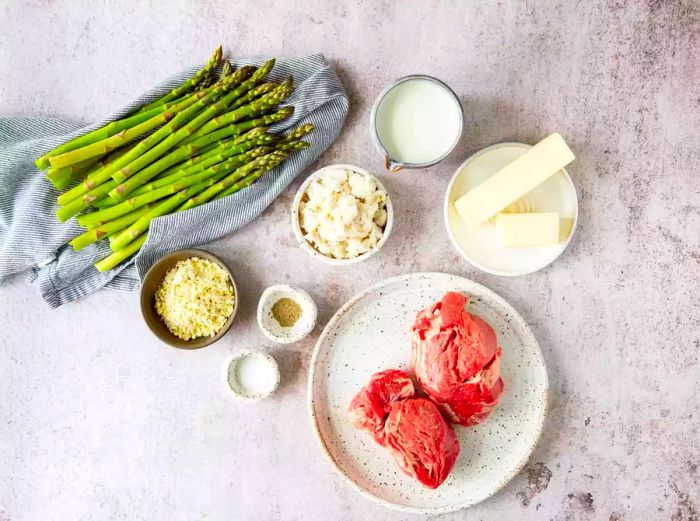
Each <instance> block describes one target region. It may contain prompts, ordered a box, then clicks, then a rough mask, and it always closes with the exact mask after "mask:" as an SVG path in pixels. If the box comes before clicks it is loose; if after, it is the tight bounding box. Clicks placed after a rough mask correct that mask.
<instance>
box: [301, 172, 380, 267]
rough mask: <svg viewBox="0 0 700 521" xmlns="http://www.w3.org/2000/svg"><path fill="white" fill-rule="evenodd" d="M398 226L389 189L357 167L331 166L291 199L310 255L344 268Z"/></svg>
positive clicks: (376, 246) (368, 252) (372, 251)
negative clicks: (395, 223) (394, 226)
mask: <svg viewBox="0 0 700 521" xmlns="http://www.w3.org/2000/svg"><path fill="white" fill-rule="evenodd" d="M393 224H394V211H393V207H392V205H391V200H390V198H389V194H388V193H387V191H386V188H384V186H383V185H382V183H380V182H379V179H377V178H376V177H375V176H373V175H371V174H370V173H369V172H367V171H366V170H364V169H362V168H360V167H357V166H353V165H345V164H338V165H329V166H326V167H324V168H321V169H320V170H317V171H316V172H314V173H313V174H311V175H310V176H309V177H308V178H306V180H305V181H304V182H303V183H302V185H301V186H300V187H299V190H298V191H297V193H296V196H295V197H294V202H293V203H292V228H293V230H294V235H295V237H296V239H297V242H298V243H299V245H300V246H301V248H302V249H303V250H304V251H305V252H307V253H308V254H309V255H311V256H312V257H314V258H316V259H318V260H320V261H322V262H324V263H326V264H331V265H336V266H343V265H348V264H354V263H356V262H360V261H363V260H365V259H367V258H369V257H371V256H372V255H374V254H375V253H376V252H378V251H379V250H380V249H381V247H382V246H383V245H384V243H385V242H386V240H387V239H388V237H389V234H390V233H391V229H392V227H393Z"/></svg>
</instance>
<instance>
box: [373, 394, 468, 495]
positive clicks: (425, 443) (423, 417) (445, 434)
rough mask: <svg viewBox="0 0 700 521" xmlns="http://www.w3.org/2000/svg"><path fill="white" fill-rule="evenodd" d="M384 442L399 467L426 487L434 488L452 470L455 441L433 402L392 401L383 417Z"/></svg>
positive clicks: (419, 399)
mask: <svg viewBox="0 0 700 521" xmlns="http://www.w3.org/2000/svg"><path fill="white" fill-rule="evenodd" d="M385 431H386V446H387V447H388V449H389V450H390V451H391V453H392V455H393V456H394V459H395V460H396V462H397V463H398V464H399V466H400V467H401V469H402V470H403V471H404V472H405V473H406V474H408V475H409V476H412V477H414V478H416V479H417V480H418V481H420V482H421V483H423V485H425V486H426V487H428V488H437V487H439V486H440V485H441V484H442V482H443V481H445V479H446V478H447V476H448V475H449V474H450V472H451V471H452V468H453V467H454V465H455V461H457V456H459V442H458V441H457V436H456V435H455V431H454V429H453V428H452V426H451V425H450V424H449V423H447V422H446V421H445V419H444V418H443V417H442V415H441V414H440V411H439V410H438V408H437V407H436V406H435V404H434V403H433V402H431V401H430V400H428V399H426V398H409V399H407V400H403V401H400V402H396V403H394V404H393V405H392V407H391V412H390V413H389V418H387V420H386V426H385Z"/></svg>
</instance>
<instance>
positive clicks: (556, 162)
mask: <svg viewBox="0 0 700 521" xmlns="http://www.w3.org/2000/svg"><path fill="white" fill-rule="evenodd" d="M574 159H575V157H574V154H573V152H571V150H570V149H569V147H568V146H567V144H566V143H565V142H564V140H563V139H562V137H561V136H560V135H559V134H552V135H550V136H547V137H546V138H544V139H543V140H542V141H540V142H539V143H537V144H536V145H535V146H534V147H532V148H531V149H530V150H528V151H527V152H525V153H524V154H523V155H522V156H520V157H519V158H517V159H516V160H515V161H513V162H512V163H509V164H508V165H506V166H505V167H503V168H502V169H501V170H499V171H498V172H496V173H495V174H494V175H492V176H491V177H489V178H488V179H487V180H486V181H484V182H483V183H481V184H480V185H479V186H477V187H476V188H474V189H473V190H471V191H469V192H468V193H467V194H466V195H463V196H462V197H460V198H459V199H457V201H455V208H456V209H457V212H458V213H459V215H460V216H461V217H462V219H464V221H465V222H466V223H467V225H468V226H470V227H473V226H478V225H479V224H481V223H483V222H486V221H487V220H489V219H490V218H491V217H493V216H494V215H496V214H497V213H498V212H500V211H501V210H503V209H504V208H505V207H506V206H508V205H509V204H512V203H514V202H515V201H517V200H518V199H519V198H520V197H522V196H523V195H525V194H526V193H528V192H529V191H530V190H532V189H533V188H535V187H536V186H537V185H539V184H541V183H543V182H544V181H546V180H547V179H549V178H550V177H551V176H552V175H554V174H555V173H556V172H558V171H559V170H561V169H562V168H564V167H565V166H566V165H568V164H569V163H571V162H572V161H573V160H574Z"/></svg>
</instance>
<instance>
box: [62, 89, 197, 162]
mask: <svg viewBox="0 0 700 521" xmlns="http://www.w3.org/2000/svg"><path fill="white" fill-rule="evenodd" d="M205 95H206V93H204V92H198V93H195V94H193V95H192V96H189V97H188V98H187V99H186V100H184V101H182V102H180V103H178V104H176V105H175V106H174V107H171V109H170V110H166V111H163V112H161V113H160V114H158V115H156V116H154V117H152V118H150V119H147V120H146V121H144V122H143V123H140V124H138V125H135V126H133V127H130V128H127V129H124V130H122V131H121V132H118V133H116V134H114V135H112V136H110V137H108V138H106V139H103V140H101V141H97V142H95V143H91V144H89V145H86V146H84V147H82V148H78V149H76V150H72V151H70V152H66V153H65V154H60V155H57V156H52V157H51V158H49V161H50V162H51V166H53V167H57V168H60V167H62V166H68V165H72V164H74V163H78V162H80V161H82V160H84V159H88V158H91V157H95V156H103V155H105V154H108V153H109V152H111V151H112V150H115V149H117V148H119V147H120V146H122V145H123V144H124V143H128V142H129V141H131V140H132V139H135V138H137V137H139V136H142V135H143V134H145V133H147V132H150V131H151V130H153V129H154V128H156V127H159V126H161V125H163V124H165V123H167V122H168V121H170V120H171V119H173V118H174V117H175V114H176V113H177V112H179V111H181V110H184V109H186V108H187V107H189V106H190V105H192V104H193V103H195V102H196V101H197V99H199V98H202V97H204V96H205Z"/></svg>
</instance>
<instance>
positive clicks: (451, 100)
mask: <svg viewBox="0 0 700 521" xmlns="http://www.w3.org/2000/svg"><path fill="white" fill-rule="evenodd" d="M463 122H464V113H463V111H462V106H461V104H460V102H459V98H458V97H457V95H456V94H455V93H454V92H453V91H452V89H450V88H449V87H448V86H447V85H446V84H445V83H443V82H442V81H440V80H438V79H436V78H433V77H432V76H425V75H413V76H406V77H404V78H401V79H399V80H397V81H396V82H394V83H393V84H392V85H389V86H388V87H387V88H385V89H384V90H383V91H382V92H381V94H380V95H379V97H378V98H377V101H375V103H374V107H373V108H372V115H371V119H370V128H371V131H372V137H373V138H374V142H375V144H376V145H377V148H378V149H379V151H380V152H381V153H382V154H384V157H385V163H386V167H387V169H389V170H391V171H392V172H397V171H399V170H401V169H403V168H425V167H428V166H431V165H434V164H436V163H439V162H440V161H442V160H443V159H445V158H446V157H447V156H448V155H449V154H450V152H452V150H453V149H454V148H455V146H456V145H457V143H458V142H459V138H460V137H461V135H462V126H463Z"/></svg>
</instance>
